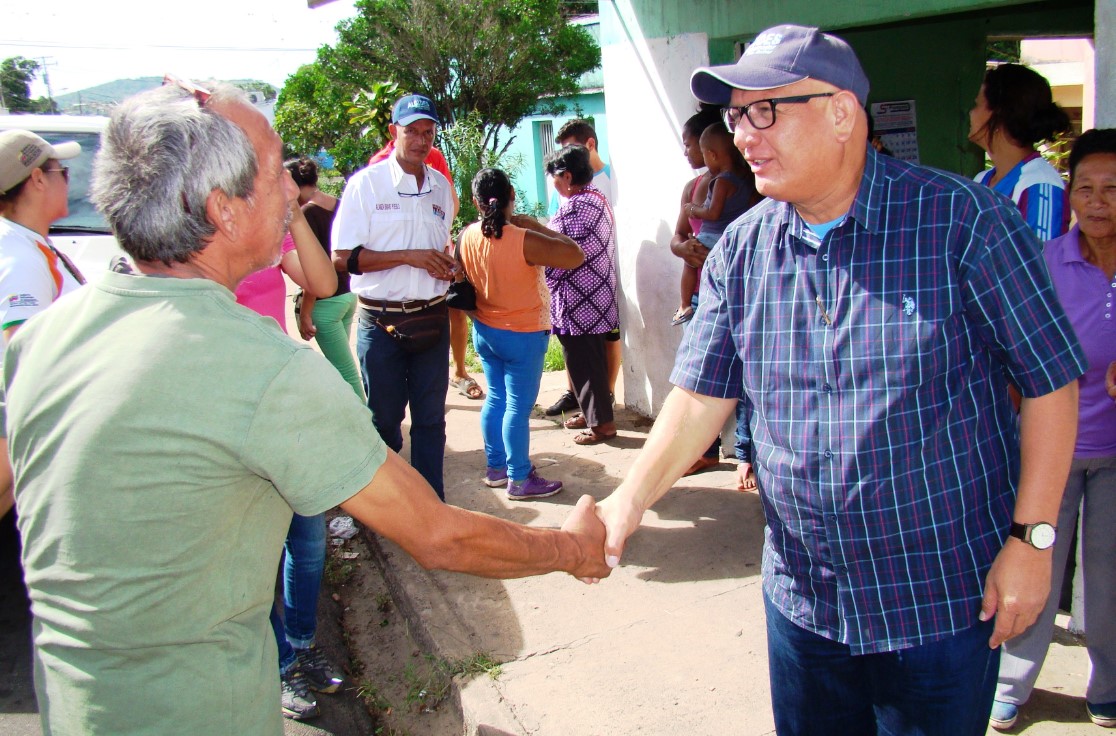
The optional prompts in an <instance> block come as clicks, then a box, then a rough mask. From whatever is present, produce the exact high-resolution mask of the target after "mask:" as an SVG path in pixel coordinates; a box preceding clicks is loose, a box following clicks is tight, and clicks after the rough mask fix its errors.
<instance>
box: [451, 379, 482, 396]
mask: <svg viewBox="0 0 1116 736" xmlns="http://www.w3.org/2000/svg"><path fill="white" fill-rule="evenodd" d="M450 385H451V386H453V387H454V388H455V389H457V392H458V393H459V394H461V395H462V396H464V397H465V398H468V399H473V400H474V401H478V400H480V399H483V398H484V389H482V388H481V387H480V385H478V384H477V382H476V380H474V379H473V377H472V376H462V377H460V378H451V379H450Z"/></svg>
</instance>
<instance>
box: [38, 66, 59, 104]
mask: <svg viewBox="0 0 1116 736" xmlns="http://www.w3.org/2000/svg"><path fill="white" fill-rule="evenodd" d="M50 66H57V64H56V63H55V62H54V60H51V61H50V62H48V61H47V57H45V56H40V57H39V68H40V69H42V70H43V84H44V85H45V86H46V90H47V100H48V101H49V103H50V111H51V112H54V92H52V91H51V89H50V71H49V70H48V69H47V67H50Z"/></svg>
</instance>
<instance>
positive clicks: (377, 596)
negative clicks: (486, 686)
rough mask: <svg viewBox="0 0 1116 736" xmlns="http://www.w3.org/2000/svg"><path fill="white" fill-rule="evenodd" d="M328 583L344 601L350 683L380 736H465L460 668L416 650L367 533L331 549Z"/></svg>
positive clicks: (327, 565) (332, 546) (342, 602)
mask: <svg viewBox="0 0 1116 736" xmlns="http://www.w3.org/2000/svg"><path fill="white" fill-rule="evenodd" d="M326 579H327V583H328V584H330V585H331V586H332V588H333V591H334V595H335V596H338V597H339V598H340V600H339V602H340V603H341V606H342V608H343V613H342V625H343V627H344V630H345V638H346V644H347V645H348V648H349V655H350V662H349V663H348V669H349V674H350V681H351V682H352V683H353V686H354V687H356V688H357V692H358V694H359V695H360V696H361V697H362V698H363V699H364V702H365V704H366V705H367V706H368V709H369V711H370V712H371V713H372V716H373V718H374V719H375V720H376V725H377V728H376V730H375V731H374V733H375V734H377V735H378V736H445V735H446V734H459V733H462V731H463V728H464V727H463V724H462V718H461V710H460V706H459V705H458V704H457V703H456V702H455V700H454V698H455V692H454V690H453V688H452V687H451V682H452V673H453V672H454V670H455V668H456V669H460V668H461V665H460V664H459V663H447V662H442V661H438V660H434V659H432V658H430V657H427V656H426V655H424V654H423V652H422V651H421V649H420V648H419V647H418V646H417V645H416V644H415V642H414V641H413V640H412V638H411V635H410V633H409V631H408V627H407V621H406V619H405V618H404V616H403V615H402V614H401V613H400V612H399V610H398V609H397V608H396V607H395V605H394V603H393V601H392V599H391V593H390V591H389V590H388V587H387V584H386V583H385V581H384V577H383V575H382V574H381V572H380V570H379V568H378V567H377V566H376V562H375V560H373V559H372V557H371V554H370V553H369V551H368V547H367V545H366V544H365V542H364V540H363V538H362V535H360V534H358V535H357V536H355V537H353V538H352V539H349V540H346V541H345V543H344V545H343V546H340V547H337V546H334V545H333V544H331V547H330V555H329V560H328V562H327V563H326ZM479 676H482V677H483V676H485V675H483V674H481V675H479Z"/></svg>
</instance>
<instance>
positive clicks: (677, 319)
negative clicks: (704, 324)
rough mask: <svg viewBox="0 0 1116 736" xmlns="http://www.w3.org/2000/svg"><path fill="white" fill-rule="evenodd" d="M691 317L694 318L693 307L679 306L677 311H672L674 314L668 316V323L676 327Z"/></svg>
mask: <svg viewBox="0 0 1116 736" xmlns="http://www.w3.org/2000/svg"><path fill="white" fill-rule="evenodd" d="M693 318H694V308H693V307H679V308H678V311H677V312H675V313H674V316H673V317H671V318H670V324H671V326H673V327H677V326H678V325H684V324H686V323H687V322H689V321H690V320H692V319H693Z"/></svg>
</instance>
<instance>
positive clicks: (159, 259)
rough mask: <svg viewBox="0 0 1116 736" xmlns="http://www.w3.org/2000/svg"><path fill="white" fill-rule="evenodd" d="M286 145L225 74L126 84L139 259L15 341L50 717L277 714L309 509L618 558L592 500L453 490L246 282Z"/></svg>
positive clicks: (5, 402)
mask: <svg viewBox="0 0 1116 736" xmlns="http://www.w3.org/2000/svg"><path fill="white" fill-rule="evenodd" d="M281 157H282V142H281V141H280V139H279V137H278V136H277V135H276V134H275V133H274V131H272V129H271V128H270V127H269V126H268V124H267V121H266V120H265V119H264V117H263V116H262V115H260V114H259V113H258V112H257V111H255V110H254V109H253V108H252V107H251V106H250V105H248V104H247V103H246V102H245V101H244V100H243V98H241V97H239V96H238V95H237V94H236V93H235V91H233V90H231V89H227V88H222V89H219V90H216V91H215V93H214V94H212V95H209V94H208V93H207V92H206V91H204V90H194V89H191V90H186V89H183V88H181V87H179V86H168V87H163V88H161V89H158V90H154V91H151V92H147V93H143V94H141V95H138V96H136V97H134V98H132V99H131V100H128V101H126V102H125V103H123V104H122V105H121V106H120V107H119V108H117V111H116V112H115V114H114V115H113V119H112V122H111V123H110V125H109V127H108V129H107V131H106V133H105V136H104V145H103V149H102V151H101V153H100V155H99V157H98V160H97V165H96V171H95V174H94V198H95V200H96V202H97V203H98V206H100V207H101V208H102V210H103V211H104V212H105V214H106V216H107V217H108V219H109V221H110V222H111V223H112V226H113V230H114V231H115V232H116V234H117V236H118V238H119V240H120V243H121V245H122V247H123V248H124V250H125V251H127V252H128V253H129V255H131V256H132V258H133V260H134V261H135V265H136V268H137V271H138V273H136V274H122V273H109V274H106V275H105V277H104V278H103V279H102V280H101V281H100V282H99V283H97V284H95V285H91V286H88V287H86V288H85V289H83V290H81V291H80V292H78V293H76V294H74V295H72V296H71V297H69V298H67V299H62V300H59V301H58V302H57V303H56V304H55V305H54V307H53V308H52V309H51V310H50V312H48V313H44V314H43V315H41V316H40V317H38V318H36V319H34V320H31V321H29V322H28V323H27V325H26V326H25V327H24V329H22V330H21V331H20V333H19V334H18V335H17V336H16V339H15V340H13V342H12V344H11V346H10V349H9V351H8V353H7V356H6V359H5V364H4V367H3V376H2V380H0V426H2V427H4V428H5V429H4V431H5V432H6V439H5V440H3V441H0V445H3V446H0V450H7V452H3V453H2V456H3V457H4V460H5V461H6V460H7V459H8V458H9V454H10V461H11V469H8V468H7V467H0V513H3V512H5V511H7V506H9V505H10V503H11V495H10V493H9V491H8V485H9V483H8V481H10V479H11V477H12V475H13V474H14V478H15V494H14V495H15V501H16V505H17V508H18V511H19V524H20V531H21V532H22V534H23V539H24V567H25V572H26V580H27V585H28V588H29V590H30V595H31V601H32V612H33V614H34V638H35V649H36V656H35V685H36V692H37V694H38V699H39V707H40V710H41V713H42V719H43V725H44V730H45V731H46V732H47V733H65V734H78V733H112V734H140V733H152V734H155V733H158V734H166V733H183V734H199V733H206V734H213V733H228V734H237V735H238V736H239V735H240V734H260V733H272V734H280V733H282V731H283V726H282V719H281V718H280V710H279V707H278V706H279V677H278V672H277V671H276V653H275V641H274V638H273V636H272V634H271V629H270V627H269V625H268V611H269V607H270V603H271V600H272V597H273V594H274V581H275V571H276V569H277V565H278V562H279V554H280V549H281V547H282V543H283V537H284V535H285V533H286V530H287V527H288V525H289V523H290V519H291V510H292V509H294V511H296V512H298V513H300V514H304V515H312V514H318V513H321V512H322V511H324V510H326V509H328V508H330V507H332V506H335V505H337V504H340V505H341V506H342V507H343V508H344V509H345V510H346V511H348V512H349V513H351V514H353V515H354V516H356V517H357V518H358V519H360V520H361V521H362V522H364V523H365V524H368V525H369V526H371V527H372V528H374V529H376V530H377V531H378V532H380V533H382V534H383V535H385V536H387V537H389V538H391V539H393V540H395V541H396V542H398V543H399V544H400V545H401V546H402V547H403V548H404V549H406V550H407V551H408V552H409V553H411V554H412V555H414V556H415V557H416V558H417V559H418V561H419V562H420V563H422V564H423V565H425V566H427V567H438V568H445V569H455V570H461V571H465V572H471V573H475V574H479V575H486V576H492V577H514V576H522V575H532V574H538V573H544V572H549V571H552V570H564V571H567V572H570V573H572V574H574V575H576V576H578V577H580V578H583V579H587V580H591V579H595V578H599V577H602V576H604V575H606V574H607V572H608V571H607V568H605V567H604V565H603V546H602V545H603V539H604V531H603V528H602V527H601V526H600V525H599V523H598V522H597V521H596V519H595V517H594V515H593V511H592V509H593V505H592V499H591V498H589V497H583V499H582V501H581V502H579V505H578V507H577V508H576V509H575V511H574V513H573V514H572V515H571V517H570V519H569V520H568V521H567V522H566V524H565V525H564V528H563V530H548V529H531V528H527V527H522V526H518V525H515V524H512V523H509V522H505V521H501V520H499V519H495V518H492V517H488V516H484V515H481V514H476V513H472V512H468V511H464V510H462V509H458V508H454V507H452V506H446V505H444V504H442V503H441V502H439V501H438V498H437V496H435V494H434V493H433V491H432V490H431V489H430V487H429V486H428V485H427V484H426V483H425V482H424V481H423V480H422V478H421V476H419V475H418V473H416V472H415V471H414V470H413V469H412V468H411V467H410V466H409V465H408V464H407V463H405V462H403V461H402V460H400V459H399V457H398V456H397V455H395V454H394V453H392V452H390V451H389V450H387V449H386V448H385V447H384V445H383V443H382V442H381V441H380V439H379V436H378V435H377V433H376V431H375V429H374V428H373V425H372V421H371V416H370V415H369V413H368V409H367V408H366V407H365V406H364V404H363V403H362V402H360V401H359V400H358V399H357V398H356V397H355V396H354V395H353V392H352V389H351V388H349V386H348V385H347V384H346V383H345V382H344V381H343V380H342V379H341V378H340V376H339V375H338V374H337V372H336V371H335V370H333V368H332V367H331V366H330V365H329V364H328V363H327V362H326V361H325V359H324V358H322V357H321V356H320V355H319V354H317V353H315V352H314V351H313V350H310V349H308V348H307V347H306V346H305V345H304V344H300V343H297V342H295V341H293V340H291V339H289V338H288V337H287V336H286V335H284V334H282V333H281V332H280V330H279V329H278V328H277V325H276V324H275V322H274V320H270V319H266V318H262V317H259V316H257V315H256V314H254V313H252V312H250V311H248V310H247V309H244V308H242V307H240V306H238V305H237V304H236V303H235V300H234V298H233V293H232V292H233V289H234V288H235V287H236V285H237V283H238V282H239V281H240V280H241V279H243V278H244V277H245V276H247V275H248V274H250V273H252V272H254V271H256V270H258V269H260V268H262V267H265V266H268V265H270V264H272V263H274V262H275V261H276V259H277V258H278V257H279V252H280V243H281V240H282V238H283V234H284V232H285V231H286V228H287V223H288V220H289V213H290V208H291V206H292V202H294V201H295V197H296V195H297V190H296V188H295V186H294V183H293V182H292V181H291V179H290V177H289V175H288V174H287V172H286V171H285V170H284V168H283V166H282V158H281ZM6 465H7V463H6V462H3V461H0V466H6Z"/></svg>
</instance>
